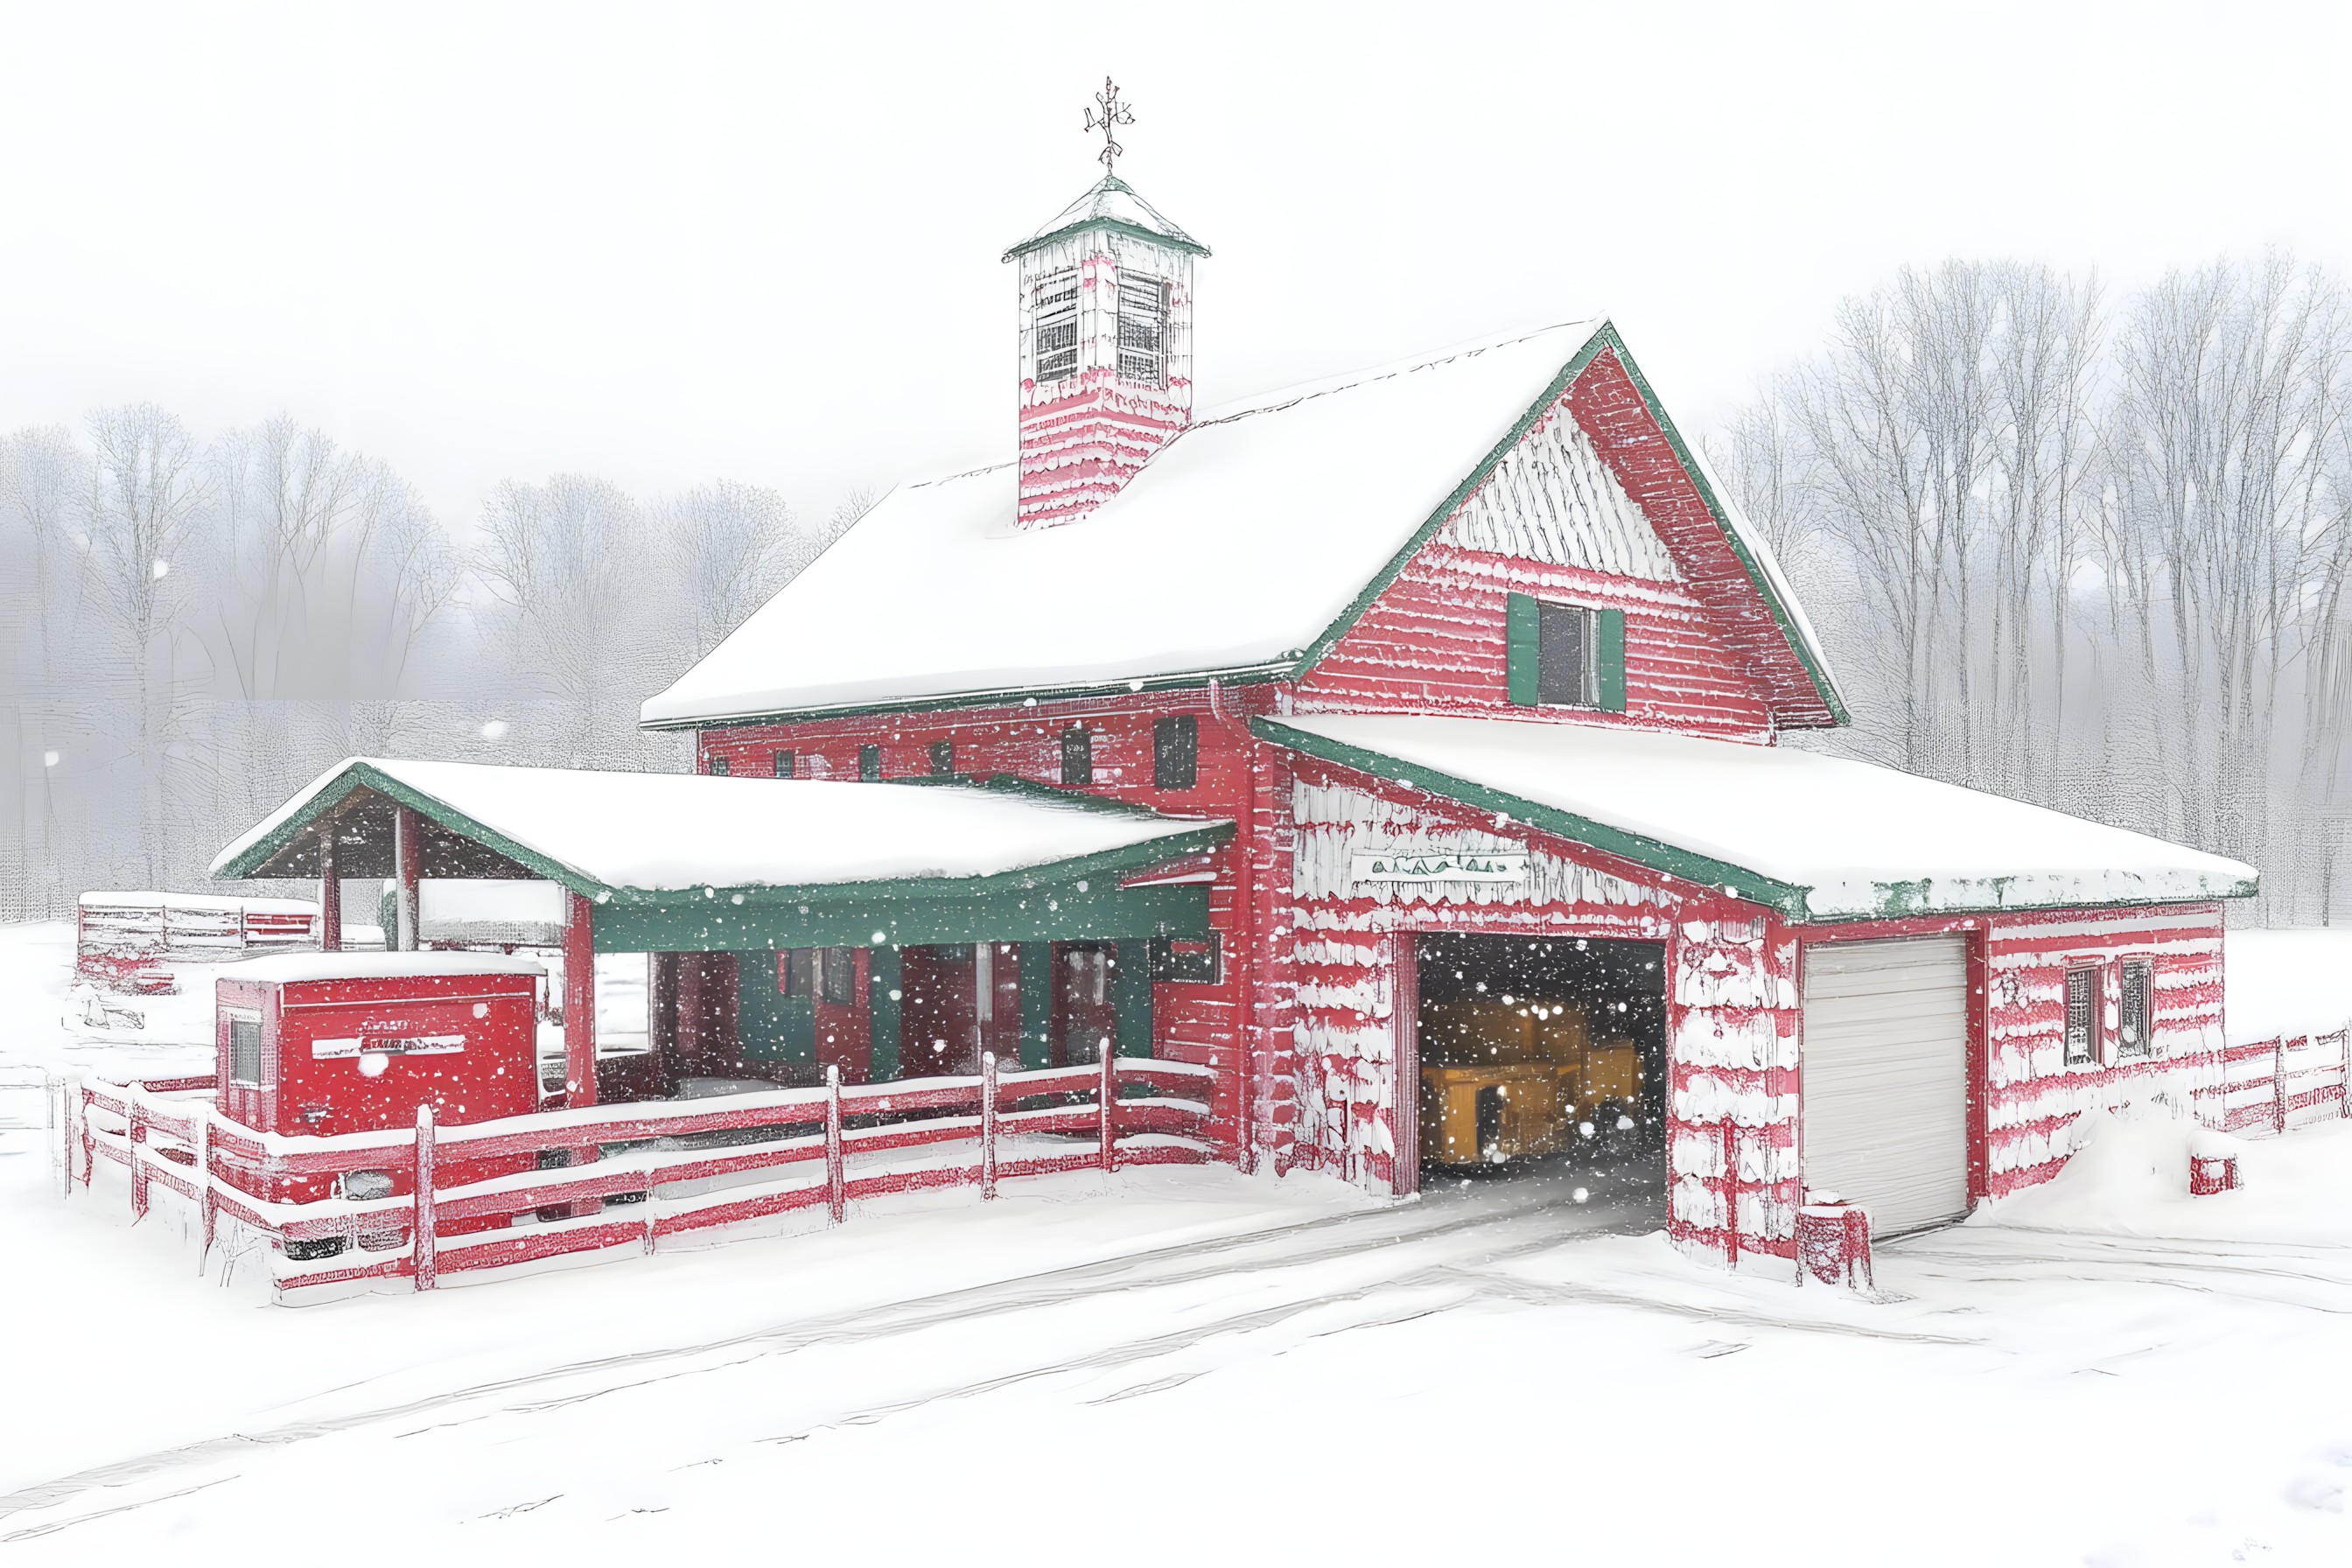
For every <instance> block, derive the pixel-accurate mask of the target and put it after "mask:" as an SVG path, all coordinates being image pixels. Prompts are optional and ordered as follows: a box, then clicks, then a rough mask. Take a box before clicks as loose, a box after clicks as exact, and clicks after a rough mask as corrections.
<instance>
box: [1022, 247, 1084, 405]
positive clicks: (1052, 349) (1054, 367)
mask: <svg viewBox="0 0 2352 1568" xmlns="http://www.w3.org/2000/svg"><path fill="white" fill-rule="evenodd" d="M1079 349H1080V345H1079V342H1078V269H1077V268H1075V267H1066V268H1063V269H1061V270H1060V271H1058V272H1049V273H1047V274H1045V276H1044V277H1042V278H1040V279H1037V280H1036V281H1035V282H1034V283H1033V284H1031V285H1030V286H1029V373H1030V374H1031V376H1032V377H1033V378H1034V379H1035V380H1037V381H1041V382H1044V381H1066V380H1067V379H1068V378H1070V377H1071V376H1074V375H1076V374H1078V361H1079V358H1080V353H1079Z"/></svg>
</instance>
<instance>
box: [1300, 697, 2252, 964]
mask: <svg viewBox="0 0 2352 1568" xmlns="http://www.w3.org/2000/svg"><path fill="white" fill-rule="evenodd" d="M1256 728H1257V730H1258V732H1259V733H1260V734H1261V735H1262V736H1264V737H1265V739H1267V740H1269V741H1272V742H1276V743H1277V744H1279V745H1283V746H1286V747H1288V748H1290V749H1291V750H1294V751H1297V752H1304V753H1307V754H1308V755H1310V756H1316V757H1320V758H1322V759H1324V760H1325V761H1327V762H1335V763H1341V764H1343V765H1345V766H1348V767H1352V768H1356V769H1359V770H1360V771H1363V772H1366V773H1373V774H1375V775H1377V776H1379V777H1381V778H1384V779H1393V780H1398V781H1400V782H1402V783H1405V784H1410V785H1412V786H1415V787H1419V788H1422V789H1425V790H1428V791H1430V792H1432V793H1433V794H1436V795H1444V796H1445V797H1447V798H1449V799H1453V800H1459V801H1462V802H1464V803H1465V804H1467V805H1475V806H1477V807H1479V808H1480V809H1482V810H1488V811H1494V812H1497V813H1501V814H1505V815H1507V816H1510V817H1511V818H1513V819H1515V820H1517V821H1519V822H1523V823H1526V824H1527V825H1528V826H1532V827H1535V828H1538V829H1540V830H1543V831H1548V832H1552V833H1556V834H1558V835H1559V836H1560V837H1565V838H1570V839H1572V840H1574V841H1576V842H1578V843H1580V844H1589V845H1591V846H1592V847H1594V848H1597V849H1601V850H1604V851H1606V852H1609V853H1612V854H1615V855H1618V856H1622V858H1625V859H1628V860H1632V861H1633V862H1635V863H1636V864H1639V865H1643V866H1646V867H1649V868H1653V869H1655V870H1660V871H1664V872H1666V873H1668V874H1670V875H1673V876H1678V877H1682V878H1684V879H1688V880H1692V881H1696V882H1703V883H1706V884H1708V885H1710V886H1714V887H1718V888H1723V889H1727V890H1729V891H1730V892H1732V893H1733V894H1734V895H1735V896H1736V897H1738V898H1742V899H1747V900H1751V901H1753V902H1755V903H1759V904H1763V905H1766V906H1769V907H1770V908H1774V909H1777V910H1780V911H1781V912H1782V913H1784V914H1786V915H1788V916H1790V918H1791V919H1795V920H1815V921H1839V920H1855V919H1874V918H1883V917H1887V916H1895V915H1908V914H1933V913H1944V912H1954V911H1960V910H2026V909H2052V908H2084V907H2087V906H2093V905H2100V904H2119V903H2180V902H2193V901H2203V900H2213V899H2225V898H2239V897H2242V896H2244V895H2246V894H2249V893H2251V892H2252V891H2253V889H2254V870H2253V868H2252V867H2250V866H2246V865H2243V864H2241V863H2240V862H2238V861H2235V860H2230V859H2225V858H2222V857H2221V856H2218V855H2208V854H2205V853H2203V852H2201V851H2199V850H2195V849H2187V848H2183V847H2180V846H2179V845H2176V844H2168V843H2166V842H2165V841H2164V840H2162V839H2159V838H2151V837H2147V836H2146V835H2144V834H2138V833H2129V832H2126V831H2125V830H2123V829H2121V828H2116V827H2108V826H2103V825H2101V824H2099V823H2095V822H2086V821H2084V820H2083V819H2082V818H2080V817H2075V816H2066V815H2065V814H2064V813H2063V812H2056V811H2050V810H2046V809H2044V808H2042V807H2041V806H2035V805H2026V804H2024V803H2023V802H2021V801H2014V800H2010V799H2006V798H2004V797H2003V796H2000V795H1985V794H1982V793H1980V792H1979V791H1976V790H1970V789H1962V788H1959V787H1958V786H1957V785H1953V784H1939V783H1937V782H1936V781H1934V780H1932V779H1924V778H1919V777H1916V776H1915V775H1913V774H1910V773H1900V772H1897V771H1895V769H1892V768H1882V767H1877V766H1874V765H1873V764H1871V763H1859V762H1853V761H1850V760H1848V759H1845V758H1843V757H1828V756H1822V755H1819V754H1817V753H1814V752H1801V751H1794V750H1791V749H1790V748H1787V747H1783V746H1755V745H1743V744H1740V743H1738V742H1728V741H1714V740H1705V739H1700V738H1698V737H1696V736H1689V735H1676V734H1667V733H1661V732H1658V731H1645V730H1633V729H1613V728H1602V727H1599V726H1593V725H1582V724H1546V723H1539V722H1527V721H1513V720H1507V719H1457V718H1427V717H1412V716H1380V717H1341V716H1328V717H1326V716H1316V717H1304V716H1300V717H1289V718H1283V719H1263V720H1259V721H1256Z"/></svg>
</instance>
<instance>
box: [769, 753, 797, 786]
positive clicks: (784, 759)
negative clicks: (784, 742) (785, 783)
mask: <svg viewBox="0 0 2352 1568" xmlns="http://www.w3.org/2000/svg"><path fill="white" fill-rule="evenodd" d="M796 762H797V759H796V758H795V757H794V756H793V753H792V752H789V751H785V752H777V753H776V754H775V756H774V757H773V758H772V760H771V763H770V765H771V767H772V770H773V771H774V773H775V775H776V776H777V777H778V778H780V779H788V778H791V777H792V776H793V766H794V764H795V763H796Z"/></svg>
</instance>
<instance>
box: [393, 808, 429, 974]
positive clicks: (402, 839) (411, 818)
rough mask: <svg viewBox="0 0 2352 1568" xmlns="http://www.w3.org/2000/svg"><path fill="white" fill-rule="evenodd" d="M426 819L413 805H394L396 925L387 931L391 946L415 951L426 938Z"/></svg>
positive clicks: (403, 950) (394, 901) (394, 903)
mask: <svg viewBox="0 0 2352 1568" xmlns="http://www.w3.org/2000/svg"><path fill="white" fill-rule="evenodd" d="M423 827H424V824H423V822H422V821H421V820H420V819H419V818H418V816H417V815H416V812H415V808H414V807H412V806H405V805H395V806H394V807H393V808H392V868H393V870H392V875H393V899H392V905H393V929H392V930H391V931H386V932H384V939H385V943H386V945H387V946H390V947H393V948H395V949H397V950H399V951H400V952H415V951H416V949H417V947H418V945H419V943H420V942H421V941H422V938H421V937H420V936H419V935H418V921H419V920H420V919H421V918H422V910H421V907H420V906H419V904H418V902H417V895H418V886H419V884H420V883H422V882H423V880H424V879H425V839H424V834H423Z"/></svg>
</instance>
